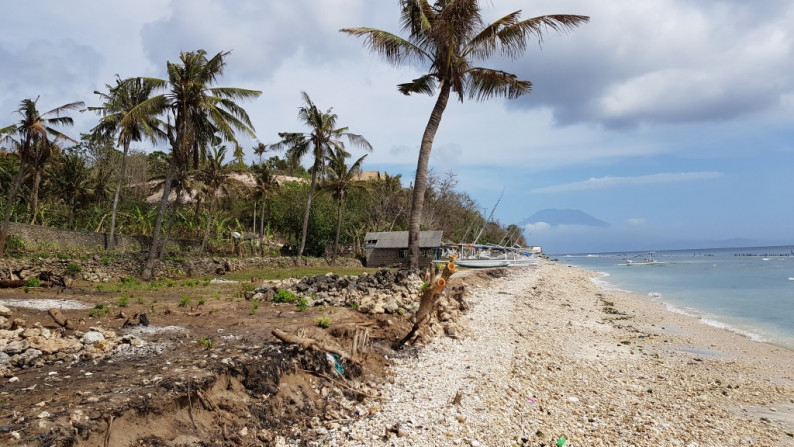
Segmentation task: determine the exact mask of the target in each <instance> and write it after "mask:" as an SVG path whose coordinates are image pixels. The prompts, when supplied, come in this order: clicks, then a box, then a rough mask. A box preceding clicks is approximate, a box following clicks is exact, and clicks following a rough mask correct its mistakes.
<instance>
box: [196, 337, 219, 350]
mask: <svg viewBox="0 0 794 447" xmlns="http://www.w3.org/2000/svg"><path fill="white" fill-rule="evenodd" d="M196 344H198V345H199V346H201V347H204V348H206V349H212V347H213V346H215V341H213V340H212V339H210V338H207V336H206V335H202V336H201V338H199V339H198V341H197V342H196Z"/></svg>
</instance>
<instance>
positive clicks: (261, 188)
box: [253, 162, 279, 235]
mask: <svg viewBox="0 0 794 447" xmlns="http://www.w3.org/2000/svg"><path fill="white" fill-rule="evenodd" d="M253 170H254V180H256V190H255V195H256V199H261V200H262V207H261V208H260V219H259V234H261V235H264V234H265V209H266V207H267V203H268V202H267V200H268V198H269V197H270V196H271V195H272V194H273V193H274V192H276V191H278V189H279V184H278V181H276V168H275V166H273V163H270V162H265V163H259V164H257V165H254V166H253ZM254 218H255V219H256V216H254ZM254 227H256V225H254ZM254 231H256V229H254Z"/></svg>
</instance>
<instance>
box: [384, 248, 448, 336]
mask: <svg viewBox="0 0 794 447" xmlns="http://www.w3.org/2000/svg"><path fill="white" fill-rule="evenodd" d="M457 271H458V267H457V266H456V265H455V256H454V255H453V256H452V257H450V260H449V262H448V263H447V265H446V267H444V271H443V272H441V276H439V277H438V278H437V279H436V280H435V281H434V282H433V283H432V284H430V285H428V286H427V287H425V288H424V290H422V292H421V293H422V295H421V301H420V302H419V310H417V311H416V315H415V316H414V318H415V320H414V326H413V328H411V331H410V332H408V335H406V336H405V337H403V339H402V340H400V341H398V342H397V343H395V344H394V346H393V348H394V349H401V348H402V347H403V346H404V345H405V343H407V342H408V340H410V339H411V338H413V337H414V336H415V335H416V332H417V331H418V330H419V328H420V327H421V325H422V323H423V322H424V321H425V320H426V319H427V317H429V316H430V314H431V313H432V311H433V309H435V308H436V305H437V304H438V301H439V300H440V299H441V292H443V291H444V289H445V288H446V287H447V283H448V282H449V277H450V276H452V274H453V273H455V272H457Z"/></svg>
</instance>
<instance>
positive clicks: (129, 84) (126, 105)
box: [88, 75, 164, 250]
mask: <svg viewBox="0 0 794 447" xmlns="http://www.w3.org/2000/svg"><path fill="white" fill-rule="evenodd" d="M116 76H117V77H116V85H115V86H111V85H106V86H105V87H107V90H108V91H107V93H104V92H100V91H94V93H95V94H97V95H99V97H100V98H101V100H102V105H101V106H99V107H89V108H88V110H92V111H96V112H97V113H99V114H100V115H101V116H102V119H100V121H99V124H98V125H97V126H96V127H94V128H93V129H92V132H93V133H95V134H99V135H102V136H106V137H111V136H117V137H118V145H119V146H121V147H122V148H123V153H122V157H121V170H120V172H119V179H118V183H116V192H115V193H114V195H113V210H112V211H111V214H110V237H108V243H107V247H106V248H107V249H108V250H113V249H114V248H115V231H116V213H117V210H118V204H119V194H120V193H121V188H122V186H123V184H124V179H125V175H126V171H127V153H129V150H130V144H131V143H132V142H133V141H141V140H143V139H144V138H147V139H149V140H151V141H152V143H156V142H157V139H158V138H162V137H163V136H164V133H163V131H162V130H161V129H160V126H161V124H162V123H161V122H160V121H159V120H158V119H157V117H156V116H155V115H154V114H143V113H132V111H133V110H134V109H135V108H136V107H137V106H138V105H139V104H141V103H142V102H144V101H146V100H147V99H149V97H150V96H151V94H152V92H153V91H154V89H155V87H156V85H155V84H154V83H152V82H150V81H149V80H146V79H143V78H130V79H124V80H122V79H121V78H120V77H118V75H116Z"/></svg>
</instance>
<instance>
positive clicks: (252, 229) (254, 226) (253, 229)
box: [251, 199, 256, 234]
mask: <svg viewBox="0 0 794 447" xmlns="http://www.w3.org/2000/svg"><path fill="white" fill-rule="evenodd" d="M251 231H253V232H254V234H256V199H254V225H253V228H251Z"/></svg>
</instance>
